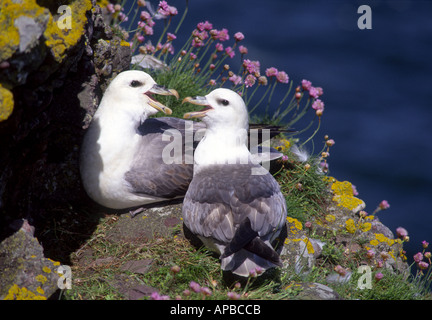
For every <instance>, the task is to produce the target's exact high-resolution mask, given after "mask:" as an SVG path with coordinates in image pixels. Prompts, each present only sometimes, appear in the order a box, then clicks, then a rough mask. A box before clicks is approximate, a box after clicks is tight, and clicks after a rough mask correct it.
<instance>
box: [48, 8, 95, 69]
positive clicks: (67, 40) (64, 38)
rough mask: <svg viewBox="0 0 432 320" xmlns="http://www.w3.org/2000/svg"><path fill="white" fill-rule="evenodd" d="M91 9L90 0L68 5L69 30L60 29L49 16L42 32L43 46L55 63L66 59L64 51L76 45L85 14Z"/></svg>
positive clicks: (81, 30)
mask: <svg viewBox="0 0 432 320" xmlns="http://www.w3.org/2000/svg"><path fill="white" fill-rule="evenodd" d="M91 8H92V3H91V1H90V0H83V1H74V2H72V3H71V5H70V9H71V15H70V18H71V28H60V27H59V24H58V23H57V21H54V19H53V17H52V16H51V17H50V19H49V21H48V25H47V28H46V30H45V32H44V37H45V39H46V41H45V45H46V46H47V47H48V48H49V49H50V51H51V54H52V56H53V57H54V59H55V60H56V61H57V62H62V61H63V59H64V58H65V57H66V50H67V49H69V48H70V47H73V46H74V45H76V44H77V43H78V41H79V40H80V39H81V37H82V36H83V34H84V27H85V25H86V23H87V17H86V12H87V11H89V10H90V9H91Z"/></svg>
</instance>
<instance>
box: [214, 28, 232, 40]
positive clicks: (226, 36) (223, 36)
mask: <svg viewBox="0 0 432 320" xmlns="http://www.w3.org/2000/svg"><path fill="white" fill-rule="evenodd" d="M229 38H230V37H229V34H228V30H227V29H225V28H224V29H222V30H220V31H218V35H217V39H218V40H219V41H226V40H229Z"/></svg>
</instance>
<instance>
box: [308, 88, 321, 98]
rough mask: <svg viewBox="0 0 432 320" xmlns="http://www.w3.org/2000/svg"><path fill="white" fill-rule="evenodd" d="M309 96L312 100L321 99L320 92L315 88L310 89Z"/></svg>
mask: <svg viewBox="0 0 432 320" xmlns="http://www.w3.org/2000/svg"><path fill="white" fill-rule="evenodd" d="M309 95H310V96H311V97H312V98H315V99H316V98H318V97H319V91H318V90H317V88H315V87H310V89H309Z"/></svg>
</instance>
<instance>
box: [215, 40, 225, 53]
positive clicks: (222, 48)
mask: <svg viewBox="0 0 432 320" xmlns="http://www.w3.org/2000/svg"><path fill="white" fill-rule="evenodd" d="M215 46H216V51H218V52H222V51H223V50H224V46H223V44H222V43H220V42H218V43H216V45H215Z"/></svg>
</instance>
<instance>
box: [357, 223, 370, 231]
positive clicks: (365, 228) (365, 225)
mask: <svg viewBox="0 0 432 320" xmlns="http://www.w3.org/2000/svg"><path fill="white" fill-rule="evenodd" d="M359 228H360V230H361V231H363V232H367V231H369V230H370V229H371V228H372V224H371V223H370V222H365V223H361V224H360V226H359Z"/></svg>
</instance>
